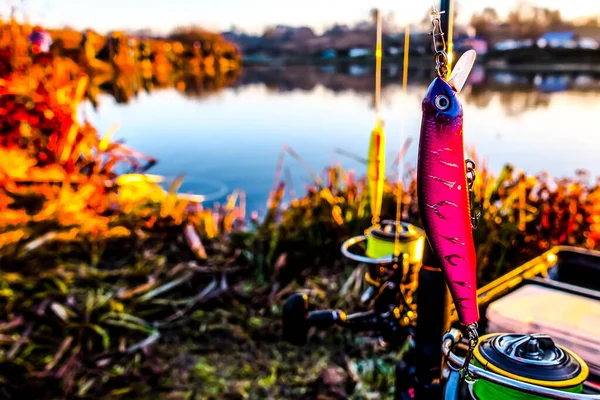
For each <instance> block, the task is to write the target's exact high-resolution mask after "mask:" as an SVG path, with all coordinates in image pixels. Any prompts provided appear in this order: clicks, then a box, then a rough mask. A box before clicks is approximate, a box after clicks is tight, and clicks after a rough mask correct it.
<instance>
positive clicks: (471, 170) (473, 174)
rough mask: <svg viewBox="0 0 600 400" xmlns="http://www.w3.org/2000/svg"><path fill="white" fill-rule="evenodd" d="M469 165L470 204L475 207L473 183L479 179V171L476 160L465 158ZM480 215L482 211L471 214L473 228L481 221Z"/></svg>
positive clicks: (467, 165)
mask: <svg viewBox="0 0 600 400" xmlns="http://www.w3.org/2000/svg"><path fill="white" fill-rule="evenodd" d="M465 163H466V167H467V183H468V187H469V196H470V204H471V207H473V203H474V200H475V199H474V196H473V184H474V183H475V179H477V172H476V171H475V161H473V160H471V159H469V158H467V159H466V160H465ZM479 217H481V212H479V211H477V212H476V213H475V215H474V216H473V215H472V216H471V229H472V230H475V229H477V223H478V221H479Z"/></svg>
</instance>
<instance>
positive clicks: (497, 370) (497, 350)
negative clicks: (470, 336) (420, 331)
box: [442, 329, 600, 400]
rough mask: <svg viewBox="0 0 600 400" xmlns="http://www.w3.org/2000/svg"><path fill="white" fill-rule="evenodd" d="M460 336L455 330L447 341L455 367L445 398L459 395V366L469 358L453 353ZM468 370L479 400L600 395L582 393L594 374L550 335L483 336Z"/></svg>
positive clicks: (577, 399) (576, 399)
mask: <svg viewBox="0 0 600 400" xmlns="http://www.w3.org/2000/svg"><path fill="white" fill-rule="evenodd" d="M460 339H461V333H460V331H458V330H456V329H452V330H451V331H450V332H449V333H448V334H446V336H445V337H444V342H443V345H442V349H443V353H444V356H445V357H446V362H447V364H448V366H449V367H450V369H451V372H450V377H449V379H448V382H447V384H446V391H445V393H446V394H445V398H446V399H457V398H458V396H459V395H458V393H459V392H460V387H459V379H458V378H457V377H458V374H459V372H458V371H459V369H460V368H462V365H463V363H464V359H463V358H462V357H459V356H458V355H456V353H455V352H454V350H455V346H456V344H457V343H458V342H459V341H460ZM473 355H474V360H473V365H471V366H470V367H469V373H470V374H471V376H472V378H473V380H470V381H468V382H467V383H468V385H467V386H468V393H469V394H468V396H470V397H460V398H471V399H474V400H492V399H501V400H533V399H535V400H543V399H569V400H591V399H600V397H599V396H597V395H590V394H583V388H584V381H585V380H586V379H587V377H588V374H589V368H588V366H587V364H586V363H585V361H583V360H582V359H581V358H580V357H579V356H577V355H576V354H575V353H573V352H572V351H570V350H568V349H566V348H564V347H562V346H559V345H556V344H555V343H554V341H553V340H552V338H551V337H550V336H548V335H545V334H533V335H524V334H497V333H496V334H490V335H486V336H483V337H482V338H481V339H480V341H479V344H478V345H477V347H476V348H475V350H474V353H473Z"/></svg>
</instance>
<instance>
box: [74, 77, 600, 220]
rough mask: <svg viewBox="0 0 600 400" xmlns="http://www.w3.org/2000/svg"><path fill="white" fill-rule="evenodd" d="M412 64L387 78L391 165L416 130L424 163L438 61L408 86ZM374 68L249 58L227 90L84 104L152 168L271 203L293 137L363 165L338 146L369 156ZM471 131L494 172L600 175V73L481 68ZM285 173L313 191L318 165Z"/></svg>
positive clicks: (295, 144)
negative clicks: (273, 65) (430, 90)
mask: <svg viewBox="0 0 600 400" xmlns="http://www.w3.org/2000/svg"><path fill="white" fill-rule="evenodd" d="M399 74H401V71H398V68H396V69H394V67H393V66H392V67H389V68H388V70H387V71H386V74H385V77H384V89H383V93H382V108H381V116H382V118H383V119H384V121H385V132H386V140H387V143H386V145H387V149H386V153H387V155H388V156H387V161H388V164H389V163H390V162H391V160H392V159H393V156H394V154H395V153H397V152H398V150H399V149H400V147H401V146H402V144H404V143H405V141H406V140H407V139H408V138H412V144H411V145H410V148H409V150H408V152H407V154H406V156H405V159H404V162H405V163H409V164H412V165H416V157H417V144H418V135H419V125H420V118H421V100H422V98H423V96H424V94H425V91H426V89H427V86H428V84H429V82H430V80H431V74H430V72H429V71H411V74H410V75H409V80H410V81H411V83H410V84H409V86H408V91H407V93H406V94H403V93H402V90H401V81H400V78H399ZM373 87H374V78H373V74H372V73H371V71H368V70H367V69H365V68H364V67H352V66H350V67H347V68H345V69H344V70H343V71H339V70H336V69H333V68H331V67H326V68H325V67H321V68H317V67H295V68H287V69H269V68H263V69H256V68H255V69H249V70H246V71H244V75H243V77H242V79H241V82H240V83H239V84H238V86H236V87H234V88H226V89H223V90H221V91H219V92H217V93H212V94H206V95H203V94H202V93H198V92H197V91H196V92H194V93H186V92H185V91H184V90H176V89H162V90H157V91H152V92H150V93H146V92H140V93H139V94H138V95H137V97H135V98H133V99H132V100H131V101H130V102H129V103H127V104H119V103H117V102H116V100H115V99H114V98H113V97H111V96H109V95H101V96H100V99H99V100H100V106H99V108H98V109H97V110H94V109H93V108H92V107H91V105H89V104H87V105H86V106H85V107H84V110H83V112H84V113H85V115H87V118H88V119H89V120H90V121H91V122H92V123H93V124H95V126H96V127H97V128H98V129H99V131H100V132H103V131H106V130H108V128H109V127H110V126H111V125H113V124H114V123H118V124H119V126H120V128H119V130H118V132H117V133H116V134H115V136H114V137H113V138H114V139H123V140H124V141H125V143H126V144H127V145H129V146H131V147H133V148H134V149H136V150H139V151H141V152H143V153H146V154H148V155H151V156H153V157H156V158H157V159H158V160H159V162H158V164H157V165H156V166H154V167H153V168H152V169H151V170H150V171H148V172H149V173H154V174H161V175H166V176H168V177H175V176H177V175H179V174H184V175H185V181H184V184H183V186H182V188H181V191H183V192H195V193H202V194H209V195H210V194H215V196H214V197H217V199H216V200H217V201H224V200H225V198H226V196H225V194H226V193H230V192H231V191H232V190H234V189H242V190H244V191H245V192H246V195H247V200H248V202H247V203H248V204H247V205H248V209H249V210H257V211H259V212H261V213H262V212H263V211H264V209H265V203H266V201H267V197H268V194H269V191H270V190H271V188H272V187H273V178H274V173H275V170H276V165H277V159H278V157H279V155H280V153H281V151H282V146H284V145H287V146H289V147H291V148H292V149H294V150H295V151H296V152H297V153H299V154H300V155H301V156H302V158H303V159H304V160H305V161H306V163H308V164H309V165H310V166H311V167H312V168H313V169H314V170H315V171H317V172H319V173H320V172H321V171H322V170H323V168H324V167H326V166H328V165H332V163H340V164H341V165H342V166H344V167H345V168H352V169H355V170H356V172H357V175H362V174H364V172H365V170H366V167H365V165H364V164H362V163H361V162H359V161H357V160H354V159H351V158H349V157H347V156H344V155H341V154H339V153H338V152H337V149H342V150H344V151H347V152H351V153H354V154H356V155H358V156H360V157H365V158H366V156H367V149H368V145H369V136H370V133H371V130H372V128H373V124H374V120H375V112H374V107H373V105H374V99H373V93H372V92H373ZM461 99H462V102H463V106H464V134H465V141H466V145H467V146H471V145H473V146H474V147H475V149H476V151H477V155H478V157H479V158H482V157H485V159H486V160H487V163H488V166H489V167H490V168H491V169H492V170H493V171H499V170H500V169H501V168H502V167H503V166H504V165H505V164H506V163H511V164H513V165H514V166H515V167H517V168H521V169H523V170H524V171H526V172H527V173H529V174H537V173H539V172H541V171H547V172H549V173H550V174H551V175H552V176H554V177H572V176H575V172H576V170H578V169H587V170H589V171H590V172H591V174H592V176H593V177H594V178H595V177H596V176H598V175H600V161H599V158H598V156H599V154H600V152H599V150H600V126H599V125H598V123H599V119H600V77H597V76H591V75H581V74H579V75H578V74H569V75H561V74H558V75H547V74H546V75H531V74H529V75H514V74H509V73H505V72H493V71H486V70H484V69H482V68H478V69H476V70H474V71H473V72H472V74H471V77H470V82H469V84H468V86H467V87H466V88H465V89H464V91H463V93H462V94H461ZM284 165H285V168H286V170H284V173H283V174H282V178H285V179H286V180H287V181H288V185H289V184H290V183H291V184H292V185H293V187H294V188H295V190H296V192H299V193H302V191H303V190H304V188H305V186H306V184H308V183H309V182H311V179H310V175H309V173H308V172H307V171H306V170H305V169H304V168H303V167H302V166H300V165H299V163H298V162H297V161H296V160H294V159H293V158H292V157H290V156H289V155H286V157H285V164H284Z"/></svg>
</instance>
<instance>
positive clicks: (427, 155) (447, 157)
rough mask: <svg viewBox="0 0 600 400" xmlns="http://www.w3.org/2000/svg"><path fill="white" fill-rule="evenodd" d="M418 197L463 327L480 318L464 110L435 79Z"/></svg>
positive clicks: (426, 106) (426, 107)
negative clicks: (466, 157)
mask: <svg viewBox="0 0 600 400" xmlns="http://www.w3.org/2000/svg"><path fill="white" fill-rule="evenodd" d="M417 173H418V177H417V178H418V196H419V209H420V212H421V219H422V221H423V225H424V228H425V232H426V234H427V239H428V241H429V243H430V245H431V247H432V249H433V251H434V252H435V253H436V254H437V256H438V258H439V260H440V262H441V264H442V269H443V271H444V275H445V277H446V282H447V283H448V287H449V289H450V292H451V294H452V299H453V300H454V304H455V305H456V310H457V313H458V316H459V319H460V322H461V323H462V324H464V325H469V324H471V323H474V322H477V321H478V320H479V310H478V307H477V293H476V289H477V287H476V254H475V245H474V243H473V235H472V227H471V213H470V199H469V189H468V181H467V168H466V162H465V158H464V142H463V108H462V105H461V103H460V102H459V100H458V98H457V92H456V90H455V89H454V88H453V87H452V86H451V85H450V84H448V83H447V82H446V81H445V80H444V79H442V78H436V79H435V80H434V81H433V82H432V83H431V85H430V86H429V89H428V90H427V95H426V96H425V98H424V99H423V119H422V123H421V138H420V141H419V158H418V172H417Z"/></svg>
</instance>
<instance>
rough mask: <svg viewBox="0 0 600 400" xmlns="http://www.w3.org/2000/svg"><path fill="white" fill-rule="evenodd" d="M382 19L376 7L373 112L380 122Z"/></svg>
mask: <svg viewBox="0 0 600 400" xmlns="http://www.w3.org/2000/svg"><path fill="white" fill-rule="evenodd" d="M381 24H382V19H381V10H380V9H379V8H378V9H377V45H376V48H375V63H376V64H375V114H376V118H377V123H378V124H379V122H380V115H379V105H380V103H381V56H382V53H383V52H382V46H381V36H382V27H381Z"/></svg>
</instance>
